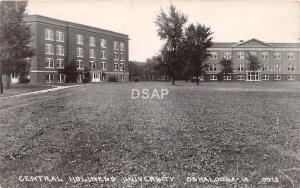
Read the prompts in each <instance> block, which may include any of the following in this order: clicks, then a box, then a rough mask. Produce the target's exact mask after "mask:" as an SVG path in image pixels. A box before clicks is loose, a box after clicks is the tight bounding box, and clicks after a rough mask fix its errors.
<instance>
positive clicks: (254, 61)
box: [246, 52, 261, 82]
mask: <svg viewBox="0 0 300 188" xmlns="http://www.w3.org/2000/svg"><path fill="white" fill-rule="evenodd" d="M247 54H248V56H247V57H246V60H248V61H249V63H248V70H250V71H251V72H252V73H256V72H257V71H258V70H259V69H260V67H261V62H260V61H259V59H258V57H257V56H256V55H252V54H251V53H249V52H248V53H247ZM253 82H254V79H253Z"/></svg>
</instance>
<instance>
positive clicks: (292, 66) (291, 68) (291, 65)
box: [288, 64, 295, 72]
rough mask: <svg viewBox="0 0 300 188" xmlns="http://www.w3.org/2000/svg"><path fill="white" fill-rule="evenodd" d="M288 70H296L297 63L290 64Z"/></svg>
mask: <svg viewBox="0 0 300 188" xmlns="http://www.w3.org/2000/svg"><path fill="white" fill-rule="evenodd" d="M288 71H291V72H293V71H295V65H294V64H288Z"/></svg>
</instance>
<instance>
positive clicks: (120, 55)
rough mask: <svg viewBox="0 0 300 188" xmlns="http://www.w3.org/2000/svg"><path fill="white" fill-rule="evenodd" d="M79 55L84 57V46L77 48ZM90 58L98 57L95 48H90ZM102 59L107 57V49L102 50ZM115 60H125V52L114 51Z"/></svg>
mask: <svg viewBox="0 0 300 188" xmlns="http://www.w3.org/2000/svg"><path fill="white" fill-rule="evenodd" d="M76 55H77V57H84V54H83V48H77V50H76ZM89 58H96V56H95V50H93V49H89ZM100 59H106V51H101V52H100ZM114 60H120V61H125V54H123V53H116V52H115V53H114Z"/></svg>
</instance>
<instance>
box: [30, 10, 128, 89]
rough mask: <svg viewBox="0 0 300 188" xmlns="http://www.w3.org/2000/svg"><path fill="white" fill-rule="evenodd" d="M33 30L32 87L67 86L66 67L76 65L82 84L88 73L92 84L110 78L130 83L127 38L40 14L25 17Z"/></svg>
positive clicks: (119, 34) (79, 80) (124, 35)
mask: <svg viewBox="0 0 300 188" xmlns="http://www.w3.org/2000/svg"><path fill="white" fill-rule="evenodd" d="M24 22H25V23H28V24H30V27H31V31H32V40H31V46H33V47H34V48H35V49H36V55H35V56H34V57H32V58H31V67H30V82H31V83H33V84H44V83H64V82H65V80H66V76H65V75H64V74H63V71H62V70H63V69H64V67H65V65H66V64H68V63H71V62H74V63H76V66H77V70H78V72H81V73H82V74H79V77H78V82H82V80H83V79H84V76H85V75H86V74H83V73H84V72H85V71H87V70H88V71H89V72H90V75H91V81H92V82H103V81H106V80H107V79H108V78H109V77H112V76H113V77H116V78H117V79H118V80H119V81H127V80H128V76H129V73H128V66H127V65H128V55H129V54H128V40H129V38H128V35H126V34H121V33H116V32H112V31H108V30H104V29H99V28H95V27H90V26H86V25H81V24H77V23H72V22H66V21H62V20H57V19H53V18H48V17H44V16H40V15H31V16H28V17H25V19H24Z"/></svg>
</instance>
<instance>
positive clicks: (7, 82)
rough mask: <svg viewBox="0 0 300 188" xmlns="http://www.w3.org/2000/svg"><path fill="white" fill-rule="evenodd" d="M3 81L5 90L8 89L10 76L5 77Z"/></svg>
mask: <svg viewBox="0 0 300 188" xmlns="http://www.w3.org/2000/svg"><path fill="white" fill-rule="evenodd" d="M5 81H6V86H5V88H6V89H9V88H10V82H11V79H10V76H7V75H5Z"/></svg>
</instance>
